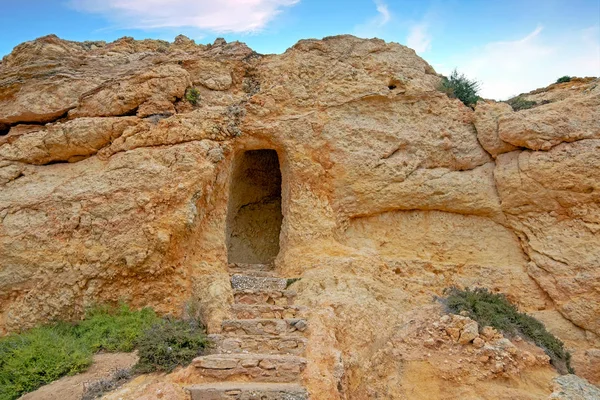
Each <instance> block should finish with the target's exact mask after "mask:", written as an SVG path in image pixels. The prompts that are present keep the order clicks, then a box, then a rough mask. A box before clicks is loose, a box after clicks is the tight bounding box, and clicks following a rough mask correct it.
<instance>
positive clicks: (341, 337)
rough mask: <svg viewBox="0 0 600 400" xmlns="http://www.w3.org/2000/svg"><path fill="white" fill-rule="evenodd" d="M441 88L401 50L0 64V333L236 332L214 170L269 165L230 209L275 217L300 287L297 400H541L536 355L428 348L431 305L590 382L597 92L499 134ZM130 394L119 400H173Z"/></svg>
mask: <svg viewBox="0 0 600 400" xmlns="http://www.w3.org/2000/svg"><path fill="white" fill-rule="evenodd" d="M439 79H440V78H439V76H438V75H437V74H436V73H435V71H434V70H433V68H432V67H431V66H429V65H428V64H427V63H426V62H425V61H424V60H422V59H421V58H419V57H418V56H417V55H416V54H415V52H414V51H412V50H411V49H408V48H406V47H404V46H401V45H398V44H393V43H385V42H384V41H381V40H377V39H372V40H363V39H358V38H355V37H352V36H337V37H330V38H325V39H323V40H312V39H311V40H303V41H300V42H298V43H297V44H296V45H295V46H293V47H292V48H290V49H289V50H288V51H286V52H285V53H284V54H281V55H260V54H257V53H255V52H253V51H252V50H251V49H249V48H248V47H247V46H245V45H244V44H242V43H237V42H236V43H226V42H225V41H223V40H218V41H216V42H215V43H214V44H212V45H196V44H195V43H194V42H193V41H191V40H189V39H187V38H185V37H178V38H177V40H175V42H174V43H167V42H162V41H152V40H145V41H135V40H133V39H131V38H123V39H120V40H117V41H115V42H113V43H104V42H84V43H76V42H69V41H64V40H61V39H59V38H57V37H55V36H48V37H44V38H40V39H38V40H35V41H32V42H27V43H24V44H22V45H20V46H18V47H17V48H15V50H14V51H13V53H11V54H10V55H8V56H6V57H5V58H4V59H3V61H2V64H0V331H1V332H3V333H5V332H9V331H14V330H18V329H22V328H26V327H29V326H33V325H34V324H36V323H39V322H42V321H47V320H50V319H53V318H71V319H75V318H78V317H79V316H81V313H82V311H83V309H84V307H85V306H86V305H88V304H93V303H97V302H117V301H119V300H124V301H127V302H130V303H131V304H133V305H134V306H142V305H148V306H152V307H155V308H156V309H157V310H159V311H160V312H163V313H180V312H181V310H182V306H183V304H184V303H185V302H186V301H188V300H189V299H195V300H197V301H199V303H200V307H201V311H202V314H203V317H204V320H205V321H204V322H205V323H206V324H207V326H208V329H209V331H210V332H211V333H216V334H218V333H220V331H221V327H222V324H221V323H222V321H223V320H224V319H231V317H232V316H231V312H235V313H238V312H239V313H241V314H239V315H243V312H244V310H238V309H236V308H231V307H230V304H231V303H233V302H234V293H233V292H232V289H231V285H230V282H229V275H228V272H227V259H228V251H227V249H228V244H229V243H230V237H229V235H230V234H231V231H229V230H228V229H227V221H228V212H229V210H228V202H229V198H230V196H231V190H230V188H231V187H232V182H231V180H232V179H245V178H244V176H243V175H244V174H241V175H240V174H238V175H240V176H239V177H235V178H234V176H237V175H236V174H234V173H233V171H234V170H235V168H234V166H235V162H236V160H239V159H240V157H241V156H242V155H243V153H244V152H245V151H249V150H258V149H271V150H275V151H276V152H277V156H278V158H279V165H280V169H281V193H280V197H281V198H280V200H277V201H279V203H278V202H277V201H275V202H273V201H272V200H273V199H270V198H267V197H268V196H267V197H265V198H264V199H263V198H258V197H257V199H258V200H256V199H253V197H252V193H250V195H249V196H248V198H249V199H251V201H254V202H257V201H260V202H262V201H263V200H264V202H266V203H268V204H276V207H280V208H281V210H280V211H281V215H282V216H283V220H282V222H281V230H280V234H279V253H278V255H277V257H276V259H275V264H276V266H277V269H278V272H279V275H280V276H297V277H300V276H301V277H302V280H301V281H300V282H299V283H298V284H296V285H295V286H296V290H297V292H298V298H297V304H299V305H300V306H309V307H307V308H308V309H309V310H310V312H309V315H308V318H309V319H310V321H311V323H310V325H309V328H308V330H307V331H306V334H307V336H308V339H309V341H308V345H307V348H306V356H307V359H308V363H307V364H306V369H305V370H304V372H303V375H302V379H303V383H305V385H306V387H307V389H308V391H309V393H310V395H311V396H314V398H331V399H336V398H339V399H341V398H356V399H363V398H365V399H366V398H378V397H379V398H390V399H396V398H397V399H400V398H406V396H413V397H412V398H452V397H467V396H474V397H477V396H479V397H478V398H502V397H501V396H505V397H504V398H512V399H515V398H522V399H529V398H540V397H539V396H542V395H543V396H549V395H550V394H551V393H552V384H551V379H552V378H553V377H554V376H555V373H554V372H553V370H552V369H551V367H550V366H548V365H547V363H541V362H540V359H538V358H537V357H533V358H534V359H536V360H537V361H535V362H534V361H533V359H532V358H531V357H528V358H529V359H530V361H531V362H530V363H528V362H522V360H521V361H519V360H517V359H516V358H514V357H513V356H514V354H513V353H511V352H512V351H514V350H512V347H511V348H510V349H509V348H506V349H500V350H498V351H503V352H505V353H507V354H509V356H507V357H508V358H506V359H505V361H506V363H505V362H504V361H502V365H501V366H497V365H495V364H493V363H492V364H487V361H485V362H484V361H482V360H483V355H482V354H479V353H481V351H483V350H481V349H485V348H486V347H485V346H487V345H488V344H486V343H487V342H485V341H484V339H482V338H480V337H478V336H477V333H476V330H475V329H474V327H473V326H470V327H469V328H468V329H467V330H466V331H465V332H466V333H464V336H462V335H463V334H462V333H460V332H459V335H458V337H457V338H456V340H454V338H453V337H452V333H450V334H447V332H446V330H443V331H442V330H438V329H437V328H436V329H431V328H430V325H431V324H433V323H434V321H433V320H431V321H429V320H428V319H427V318H430V317H431V318H434V317H435V318H439V315H440V313H441V311H440V310H432V309H430V308H427V307H429V303H430V302H431V301H432V297H433V296H435V295H441V294H442V291H443V289H444V288H445V287H448V286H452V285H458V286H469V287H473V286H480V287H487V288H489V289H490V290H492V291H494V292H502V293H505V294H506V295H507V296H508V297H509V299H510V300H511V301H513V302H514V303H516V304H517V305H518V306H519V308H520V309H521V310H523V311H526V312H529V313H532V314H535V315H536V316H539V318H540V319H541V320H543V321H544V323H545V324H546V325H547V326H548V328H549V329H550V330H551V331H552V332H554V333H555V334H556V335H558V337H559V338H561V339H562V340H564V341H565V343H566V344H567V347H568V348H569V349H570V350H571V351H572V352H573V360H574V367H575V369H576V371H578V372H579V373H580V374H581V375H582V376H584V377H585V378H587V379H588V380H590V382H592V383H596V384H597V383H599V381H598V379H599V374H598V368H597V362H598V356H597V353H598V349H599V348H600V340H599V338H598V335H599V334H600V326H599V325H598V322H599V321H598V315H600V288H599V287H598V285H597V282H598V281H599V280H600V269H599V266H600V237H599V236H600V207H599V204H600V198H599V194H598V193H600V188H599V184H600V164H599V161H598V160H599V158H598V154H600V143H599V140H600V126H599V124H600V116H599V115H598V110H599V109H600V103H599V99H600V97H598V96H599V92H598V90H599V88H598V84H599V81H598V79H596V78H590V79H583V80H579V81H575V82H573V83H572V84H560V85H552V86H550V87H549V88H546V89H540V90H537V91H535V92H532V93H530V94H528V95H526V96H525V97H526V98H529V99H533V100H536V101H538V102H539V105H538V106H537V107H535V108H532V109H530V110H523V111H518V112H515V111H513V110H512V109H511V108H510V106H508V105H507V104H504V103H495V102H491V101H485V102H483V101H482V102H480V103H479V104H478V105H477V106H476V108H475V110H474V111H473V110H471V109H470V108H468V107H465V106H464V105H463V104H462V103H461V102H460V101H458V100H456V99H454V100H453V99H449V98H448V97H447V96H446V95H444V94H442V93H440V92H438V91H437V90H436V85H437V83H438V82H439ZM191 89H194V91H193V93H194V96H195V97H194V99H193V101H190V99H189V98H187V97H189V93H190V90H191ZM252 173H253V172H252V170H251V169H249V170H248V172H245V174H252ZM254 173H256V171H255V172H254ZM233 187H235V185H234V186H233ZM242 200H243V199H242ZM248 201H250V200H248ZM279 204H280V205H279ZM244 206H247V204H246V203H244V202H243V201H242V202H241V203H240V204H239V205H237V206H236V207H237V208H238V209H242V208H243V207H244ZM274 207H275V206H274ZM271 208H273V207H271ZM266 209H269V207H265V210H266ZM279 218H280V217H279ZM273 220H274V219H273V218H271V217H270V216H268V215H264V218H263V217H262V214H260V213H258V214H257V215H256V216H254V217H253V218H252V219H251V221H250V222H249V223H248V228H247V229H243V230H240V232H241V233H239V234H249V232H252V235H253V236H252V237H251V238H248V239H252V240H246V241H244V240H241V241H239V243H241V244H240V246H243V244H244V243H253V246H254V247H255V248H267V249H277V243H276V240H277V235H276V234H275V235H264V237H263V236H262V235H261V229H266V226H267V225H261V224H263V223H265V224H266V222H265V221H271V222H270V223H272V221H273ZM277 221H279V220H277ZM277 223H279V222H277ZM236 232H237V231H236ZM267 237H268V238H269V239H267ZM267 240H269V241H273V240H274V241H275V242H273V243H271V242H269V243H267V242H266V241H267ZM261 241H265V242H261ZM246 251H247V249H241V250H240V251H239V254H245V252H246ZM275 251H276V250H275ZM270 255H271V254H270V253H269V256H270ZM235 261H236V262H243V260H235ZM246 262H256V260H248V261H246ZM238 295H239V294H236V296H238ZM264 296H267V298H268V296H269V294H264ZM238 300H239V299H238V298H237V297H236V301H238ZM277 301H286V299H285V298H278V299H273V302H274V303H273V304H272V305H274V306H281V304H278V303H277ZM231 310H233V311H231ZM253 315H254V314H253ZM254 318H255V317H254ZM413 320H414V321H417V322H411V321H413ZM225 325H226V324H225ZM416 327H419V329H421V328H422V329H421V330H420V331H419V330H418V329H416ZM463 328H464V327H461V328H460V329H463ZM236 329H237V328H236ZM240 329H241V328H240ZM415 329H416V330H415ZM463 330H464V329H463ZM429 331H431V332H429ZM424 332H426V334H425V333H424ZM443 332H446V333H444V335H446V336H447V337H446V336H444V338H443V340H442V338H441V337H439V335H442V333H443ZM451 332H452V331H451ZM403 335H405V336H403ZM403 337H406V338H412V339H410V340H408V341H405V342H403ZM461 337H462V339H461ZM430 339H431V340H433V344H432V342H431V340H430ZM437 339H440V340H442V342H443V344H440V343H438V342H437V341H436V340H437ZM451 339H452V340H451ZM480 340H481V341H484V342H483V343H482V342H481V341H480ZM494 343H495V342H494ZM417 344H418V345H417ZM505 344H506V343H505ZM480 345H482V346H481V347H477V346H480ZM490 346H492V344H490ZM493 346H495V344H494V345H493ZM519 346H520V345H519ZM523 346H525V347H526V345H525V344H523ZM517 347H518V346H517ZM525 347H524V348H523V349H521V350H519V351H527V352H528V353H530V354H534V353H535V351H537V350H535V349H534V348H533V349H532V348H525ZM468 349H471V350H468ZM463 351H465V352H466V354H468V355H467V356H464V357H462V356H460V355H459V356H456V355H457V354H462V352H463ZM429 353H431V354H432V356H431V357H429V356H428V355H427V354H429ZM515 354H521V353H518V352H516V353H515ZM455 356H456V357H455ZM492 356H494V357H495V355H494V354H492V355H491V356H490V357H492ZM444 357H446V359H447V360H448V363H449V364H448V367H447V368H446V367H445V366H444V365H443V362H444V359H445V358H444ZM499 357H501V358H502V357H504V355H500V356H499ZM510 357H513V358H514V360H513V361H514V362H513V361H510V360H509V359H510ZM526 358H527V357H526ZM502 359H503V360H504V358H502ZM460 360H463V361H460ZM440 363H442V364H440ZM461 363H465V365H470V366H476V367H477V368H478V369H476V370H474V372H473V371H468V368H466V369H465V368H459V366H460V364H461ZM488 372H489V373H488ZM500 377H502V379H508V381H502V380H500V379H499V378H500ZM433 378H435V385H432V386H431V388H432V389H431V390H432V391H430V392H423V391H420V392H419V390H421V389H422V388H420V386H419V385H420V382H422V381H423V379H433ZM144 382H145V383H143V384H144V385H145V386H144V388H145V389H142V388H141V386H140V387H139V388H138V389H135V388H132V389H131V392H130V393H132V394H131V396H142V395H144V396H145V395H147V396H150V395H151V394H152V393H154V391H155V390H163V389H164V388H169V389H168V390H170V391H172V394H173V396H174V398H177V397H178V396H180V395H181V396H183V395H184V394H183V392H182V391H181V390H180V389H181V387H180V386H179V383H178V382H174V381H169V380H168V379H167V381H162V383H161V382H158V381H156V380H155V379H154V378H153V379H151V380H147V381H144ZM502 382H504V383H502ZM506 382H509V383H506ZM161 385H164V388H163V386H161ZM398 385H400V386H399V387H401V390H399V391H395V392H394V391H393V390H391V389H389V388H392V387H398ZM507 388H508V389H507ZM504 389H507V390H505V391H504V392H503V390H504ZM165 390H166V389H165ZM133 393H136V394H135V395H134V394H133ZM414 393H419V396H421V397H418V396H416V395H414ZM502 393H504V394H502ZM531 393H533V394H531ZM344 396H345V397H344ZM403 396H404V397H403ZM485 396H488V397H485ZM490 396H491V397H490ZM493 396H496V397H493ZM498 396H500V397H498ZM535 396H538V397H535Z"/></svg>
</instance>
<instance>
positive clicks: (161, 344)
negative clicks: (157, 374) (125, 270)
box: [0, 305, 206, 400]
mask: <svg viewBox="0 0 600 400" xmlns="http://www.w3.org/2000/svg"><path fill="white" fill-rule="evenodd" d="M192 325H193V329H192ZM204 347H206V335H205V333H204V331H203V330H202V327H201V326H200V325H199V324H198V323H197V322H196V321H181V320H175V319H170V318H168V319H161V318H159V317H158V316H157V315H156V314H155V313H154V311H153V310H152V309H149V308H145V309H142V310H137V311H136V310H131V309H130V308H129V307H127V306H126V305H121V306H119V307H117V308H110V307H95V308H93V309H90V310H89V311H88V312H87V313H86V317H85V319H84V320H83V321H81V322H79V323H75V324H72V323H66V322H58V323H54V324H50V325H45V326H41V327H38V328H34V329H31V330H28V331H26V332H23V333H20V334H12V335H9V336H6V337H4V338H0V400H12V399H16V398H18V397H19V396H21V395H22V394H24V393H27V392H30V391H33V390H35V389H37V388H38V387H40V386H42V385H45V384H47V383H50V382H52V381H54V380H56V379H58V378H60V377H62V376H65V375H73V374H76V373H78V372H82V371H84V370H86V369H87V368H88V367H89V366H90V364H91V363H92V356H93V354H94V353H96V352H98V351H107V352H117V351H124V352H129V351H132V350H134V349H135V348H137V349H139V352H140V361H139V366H137V367H136V368H137V369H139V371H144V372H149V371H154V370H161V371H170V370H172V369H173V368H175V366H177V365H183V364H185V363H188V362H189V361H191V359H192V358H193V357H194V356H196V355H198V354H199V352H200V351H201V350H202V349H203V348H204ZM153 352H156V355H155V356H153V355H152V354H151V353H153ZM165 354H166V355H165ZM152 357H154V359H153V358H152Z"/></svg>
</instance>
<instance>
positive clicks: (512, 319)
mask: <svg viewBox="0 0 600 400" xmlns="http://www.w3.org/2000/svg"><path fill="white" fill-rule="evenodd" d="M444 294H445V295H446V298H445V299H444V300H443V302H444V303H445V304H446V306H447V307H448V309H449V310H450V311H451V312H452V313H455V314H460V313H461V312H462V311H466V312H467V313H468V315H469V317H470V318H472V319H474V320H475V321H477V323H478V324H479V326H480V327H484V326H492V327H494V328H496V329H498V330H499V331H502V332H503V333H504V334H506V335H509V336H510V335H520V336H523V337H524V338H525V339H528V340H530V341H532V342H533V343H535V344H536V345H537V346H539V347H541V348H542V349H544V351H545V352H546V354H547V355H548V356H549V357H550V359H551V362H552V365H554V367H555V368H556V369H557V370H558V371H559V372H561V373H575V372H574V370H573V368H571V354H570V353H569V352H568V351H566V350H565V348H564V344H563V342H561V341H560V340H559V339H558V338H556V337H555V336H554V335H552V334H551V333H550V332H548V331H547V330H546V328H545V327H544V324H542V323H541V322H540V321H538V320H537V319H535V318H533V317H532V316H530V315H527V314H524V313H521V312H519V311H518V310H517V308H516V307H515V306H514V305H513V304H511V303H510V302H509V301H508V299H507V298H506V297H505V296H504V295H502V294H494V293H490V292H489V291H488V290H487V289H484V288H475V289H473V290H470V289H468V288H467V289H465V290H461V289H458V288H456V287H452V288H448V289H446V290H445V291H444Z"/></svg>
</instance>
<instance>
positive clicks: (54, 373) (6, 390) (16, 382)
mask: <svg viewBox="0 0 600 400" xmlns="http://www.w3.org/2000/svg"><path fill="white" fill-rule="evenodd" d="M92 354H93V352H92V350H91V349H90V348H89V347H88V346H87V345H86V343H84V342H82V341H81V340H78V339H77V338H76V337H75V336H74V335H73V334H72V333H70V331H69V327H68V325H67V324H58V325H50V326H44V327H40V328H35V329H31V330H29V331H28V332H26V333H22V334H19V335H10V336H7V337H4V338H2V339H0V399H1V400H12V399H16V398H18V397H20V396H21V395H22V394H24V393H27V392H30V391H32V390H35V389H37V388H38V387H40V386H42V385H45V384H47V383H50V382H52V381H55V380H56V379H58V378H60V377H62V376H65V375H74V374H76V373H78V372H81V371H84V370H86V369H87V367H88V366H89V365H90V364H91V363H92Z"/></svg>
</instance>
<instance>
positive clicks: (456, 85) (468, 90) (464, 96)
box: [438, 69, 480, 107]
mask: <svg viewBox="0 0 600 400" xmlns="http://www.w3.org/2000/svg"><path fill="white" fill-rule="evenodd" d="M438 90H439V91H441V92H443V93H446V95H448V97H450V98H456V99H459V100H460V101H462V102H463V103H464V104H465V105H466V106H468V107H471V106H473V105H475V103H477V101H478V100H479V99H480V97H479V95H478V94H477V93H478V92H479V82H477V81H474V80H470V79H468V78H467V77H466V76H465V75H463V74H459V73H458V71H457V70H456V69H455V70H454V71H452V73H451V74H450V77H449V78H448V77H445V76H444V77H442V80H441V82H440V84H439V85H438Z"/></svg>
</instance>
